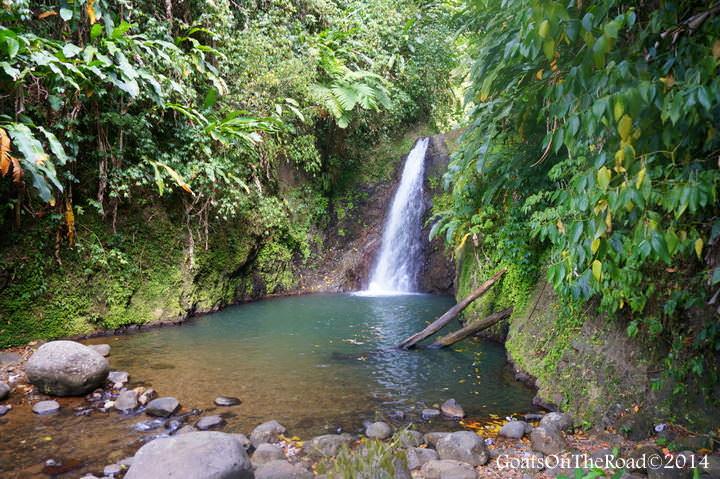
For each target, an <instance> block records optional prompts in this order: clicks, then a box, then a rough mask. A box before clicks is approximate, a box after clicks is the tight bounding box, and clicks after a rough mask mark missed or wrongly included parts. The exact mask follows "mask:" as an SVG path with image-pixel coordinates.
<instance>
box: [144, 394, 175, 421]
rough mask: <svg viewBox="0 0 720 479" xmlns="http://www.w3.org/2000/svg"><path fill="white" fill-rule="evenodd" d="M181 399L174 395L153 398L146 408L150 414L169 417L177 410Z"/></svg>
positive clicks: (146, 411)
mask: <svg viewBox="0 0 720 479" xmlns="http://www.w3.org/2000/svg"><path fill="white" fill-rule="evenodd" d="M179 407H180V401H178V400H177V399H175V398H173V397H164V398H158V399H153V400H152V401H150V402H149V403H148V405H147V406H146V408H145V413H147V414H148V415H150V416H161V417H167V416H170V415H171V414H172V413H174V412H175V411H177V409H178V408H179Z"/></svg>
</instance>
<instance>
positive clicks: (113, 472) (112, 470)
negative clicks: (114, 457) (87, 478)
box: [103, 464, 123, 477]
mask: <svg viewBox="0 0 720 479" xmlns="http://www.w3.org/2000/svg"><path fill="white" fill-rule="evenodd" d="M122 470H123V468H122V467H121V466H120V464H110V465H109V466H105V468H104V469H103V474H105V475H106V476H110V477H115V476H117V475H118V474H120V473H121V472H122Z"/></svg>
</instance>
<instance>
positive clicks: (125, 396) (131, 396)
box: [115, 389, 138, 412]
mask: <svg viewBox="0 0 720 479" xmlns="http://www.w3.org/2000/svg"><path fill="white" fill-rule="evenodd" d="M136 407H138V400H137V393H136V392H135V391H133V390H132V389H130V390H125V391H120V394H119V395H118V397H117V399H115V409H117V410H118V411H122V412H127V411H132V410H133V409H135V408H136Z"/></svg>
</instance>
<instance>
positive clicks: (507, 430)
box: [498, 421, 528, 439]
mask: <svg viewBox="0 0 720 479" xmlns="http://www.w3.org/2000/svg"><path fill="white" fill-rule="evenodd" d="M527 430H528V423H526V422H525V421H510V422H508V423H505V425H504V426H503V427H502V429H500V432H499V433H498V434H499V435H500V436H502V437H506V438H508V439H522V437H523V436H524V435H525V432H526V431H527Z"/></svg>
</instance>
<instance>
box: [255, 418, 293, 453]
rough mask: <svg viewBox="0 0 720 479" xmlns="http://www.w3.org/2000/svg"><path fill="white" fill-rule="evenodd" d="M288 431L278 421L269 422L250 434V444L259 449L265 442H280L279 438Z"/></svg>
mask: <svg viewBox="0 0 720 479" xmlns="http://www.w3.org/2000/svg"><path fill="white" fill-rule="evenodd" d="M285 432H287V429H285V426H283V425H282V424H280V423H279V422H277V421H268V422H264V423H262V424H260V425H259V426H258V427H256V428H255V429H253V432H252V433H251V434H250V442H251V443H252V445H253V446H254V447H258V446H259V445H260V444H263V443H265V442H278V436H279V435H280V434H285Z"/></svg>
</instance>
